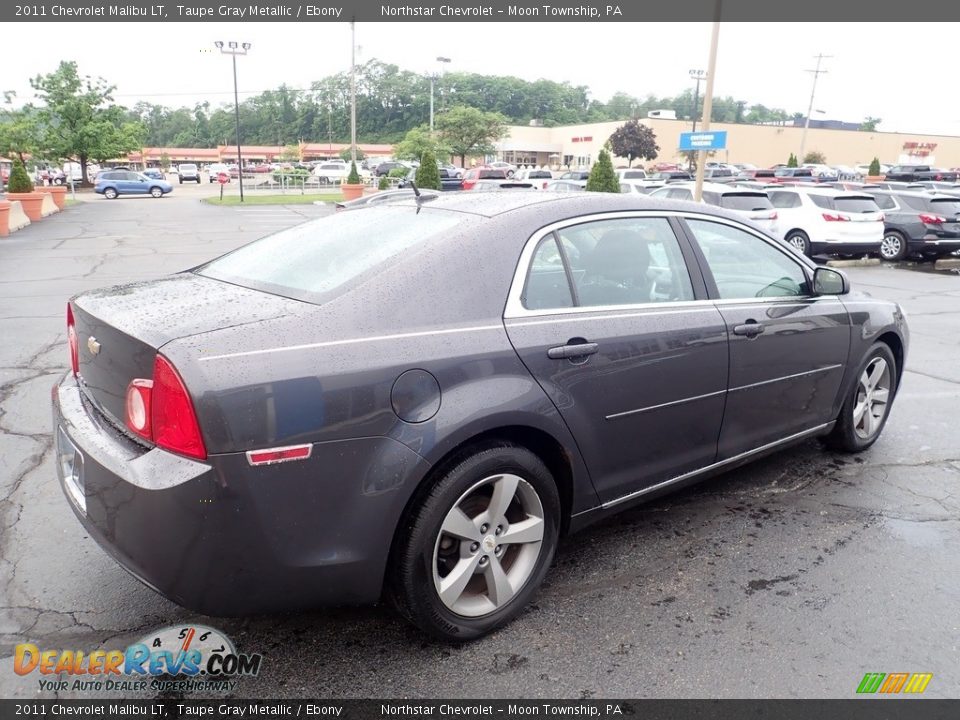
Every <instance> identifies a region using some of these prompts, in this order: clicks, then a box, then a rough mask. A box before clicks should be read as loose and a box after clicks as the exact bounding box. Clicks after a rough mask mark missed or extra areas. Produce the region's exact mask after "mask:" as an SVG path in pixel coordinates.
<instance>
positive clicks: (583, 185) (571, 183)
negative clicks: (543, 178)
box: [544, 180, 587, 193]
mask: <svg viewBox="0 0 960 720" xmlns="http://www.w3.org/2000/svg"><path fill="white" fill-rule="evenodd" d="M586 189H587V181H586V180H551V181H550V182H548V183H547V186H546V187H545V188H544V190H548V191H550V192H560V193H572V192H585V191H586Z"/></svg>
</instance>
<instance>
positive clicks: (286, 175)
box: [273, 168, 310, 187]
mask: <svg viewBox="0 0 960 720" xmlns="http://www.w3.org/2000/svg"><path fill="white" fill-rule="evenodd" d="M308 177H310V172H309V171H308V170H304V169H303V168H291V169H288V170H274V171H273V181H274V182H278V183H286V184H287V185H295V186H297V187H300V186H302V185H303V184H304V183H305V182H306V180H307V178H308Z"/></svg>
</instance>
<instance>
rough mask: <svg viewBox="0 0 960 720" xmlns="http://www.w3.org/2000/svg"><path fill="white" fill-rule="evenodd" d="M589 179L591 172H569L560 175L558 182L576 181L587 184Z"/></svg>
mask: <svg viewBox="0 0 960 720" xmlns="http://www.w3.org/2000/svg"><path fill="white" fill-rule="evenodd" d="M589 179H590V171H589V170H568V171H566V172H564V173H560V177H558V178H557V180H576V181H578V182H586V181H587V180H589Z"/></svg>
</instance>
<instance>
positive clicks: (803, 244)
mask: <svg viewBox="0 0 960 720" xmlns="http://www.w3.org/2000/svg"><path fill="white" fill-rule="evenodd" d="M784 239H785V240H786V241H787V244H788V245H790V246H792V247H793V249H794V250H796V251H797V252H799V253H801V254H803V255H806V256H807V257H810V238H809V237H808V236H807V234H806V233H805V232H804V231H803V230H791V231H790V232H789V233H788V234H787V236H786V238H784Z"/></svg>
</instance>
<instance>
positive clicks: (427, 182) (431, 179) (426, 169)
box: [416, 150, 443, 190]
mask: <svg viewBox="0 0 960 720" xmlns="http://www.w3.org/2000/svg"><path fill="white" fill-rule="evenodd" d="M416 183H417V187H418V188H430V189H431V190H442V189H443V186H442V185H441V183H440V168H439V166H438V165H437V158H436V157H435V156H434V154H433V153H432V152H430V151H429V150H425V151H424V152H423V155H421V156H420V167H418V168H417V174H416Z"/></svg>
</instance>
